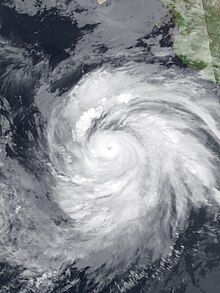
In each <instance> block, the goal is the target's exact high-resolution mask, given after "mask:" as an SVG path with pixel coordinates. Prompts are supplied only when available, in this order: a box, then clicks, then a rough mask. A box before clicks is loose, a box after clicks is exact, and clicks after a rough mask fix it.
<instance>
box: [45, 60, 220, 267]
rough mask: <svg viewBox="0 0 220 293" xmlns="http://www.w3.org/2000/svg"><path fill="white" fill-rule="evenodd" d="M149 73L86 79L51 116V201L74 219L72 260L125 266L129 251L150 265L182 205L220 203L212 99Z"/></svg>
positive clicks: (171, 235)
mask: <svg viewBox="0 0 220 293" xmlns="http://www.w3.org/2000/svg"><path fill="white" fill-rule="evenodd" d="M152 70H156V71H157V74H155V72H154V74H152V73H151V74H150V73H147V72H148V71H149V69H146V66H140V65H135V64H130V65H127V66H124V67H121V68H118V69H111V68H109V67H106V68H101V69H98V70H96V71H94V72H92V73H88V74H86V75H85V76H84V77H83V78H82V79H81V80H80V81H79V83H78V84H77V85H75V86H74V87H73V88H72V90H71V91H70V92H69V93H68V95H67V96H66V98H65V99H64V100H63V101H62V103H60V104H59V105H58V106H57V107H56V108H55V109H54V111H53V113H52V115H51V118H50V123H49V126H48V133H47V135H48V143H49V150H50V160H51V168H52V172H53V174H54V176H55V178H56V183H55V191H54V192H55V197H54V200H55V201H56V202H57V203H58V205H59V206H60V208H61V209H62V210H63V211H64V212H65V213H66V214H67V215H68V216H69V217H70V218H71V219H73V221H74V229H75V231H74V233H77V235H78V236H77V237H78V238H77V242H78V243H77V245H76V248H75V252H76V255H77V256H78V257H79V259H81V258H82V259H87V258H88V259H89V258H90V256H91V257H92V255H94V254H96V255H97V260H96V262H98V264H99V265H101V264H102V263H103V262H104V261H105V262H106V261H108V262H109V263H111V266H114V265H118V264H119V263H120V262H124V265H126V263H130V262H131V261H133V260H134V258H137V251H138V254H140V256H141V258H142V260H143V259H145V260H146V259H147V260H148V261H149V262H152V261H154V260H156V259H158V258H160V257H162V256H164V255H165V254H166V253H168V252H169V250H170V249H171V247H172V243H173V241H174V239H175V238H176V237H177V236H178V233H179V232H180V231H181V229H184V227H185V226H186V225H187V218H188V216H189V213H190V210H191V209H192V208H198V207H200V206H201V205H208V206H210V205H218V204H219V203H220V193H219V157H218V148H219V139H220V131H219V124H218V123H217V122H216V121H220V120H219V103H218V100H217V98H216V97H214V96H207V94H206V92H205V91H204V90H203V89H200V88H199V87H198V85H196V84H193V83H192V82H191V83H188V82H187V80H186V81H184V82H183V83H182V84H181V83H179V82H178V79H177V78H174V79H173V80H172V79H168V80H167V79H166V78H165V77H164V76H163V75H162V74H160V73H158V68H157V69H155V68H152ZM152 75H153V77H152ZM73 245H74V244H73ZM103 251H105V255H103ZM108 252H109V253H108ZM99 254H100V257H99ZM110 255H111V257H110ZM105 258H106V259H105ZM99 262H100V263H99ZM96 265H97V264H96Z"/></svg>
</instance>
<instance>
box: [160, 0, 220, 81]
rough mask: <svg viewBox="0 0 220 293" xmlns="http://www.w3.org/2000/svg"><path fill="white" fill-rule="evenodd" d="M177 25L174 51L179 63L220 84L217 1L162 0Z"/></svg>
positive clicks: (218, 10) (219, 0) (219, 10)
mask: <svg viewBox="0 0 220 293" xmlns="http://www.w3.org/2000/svg"><path fill="white" fill-rule="evenodd" d="M162 1H163V2H164V3H165V4H166V5H167V7H168V8H169V10H170V11H171V13H172V15H173V19H174V22H175V24H176V25H177V27H178V31H179V32H178V34H177V36H176V38H175V41H174V45H173V48H174V51H175V53H176V55H177V56H178V57H179V58H180V59H181V60H182V62H183V63H185V64H187V65H189V66H191V67H193V68H195V69H198V70H201V72H202V73H203V75H204V76H205V77H207V78H208V79H210V80H212V81H213V82H217V83H220V0H162Z"/></svg>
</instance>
